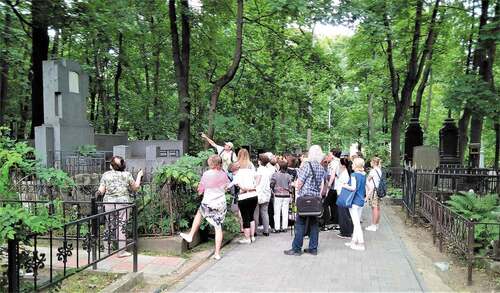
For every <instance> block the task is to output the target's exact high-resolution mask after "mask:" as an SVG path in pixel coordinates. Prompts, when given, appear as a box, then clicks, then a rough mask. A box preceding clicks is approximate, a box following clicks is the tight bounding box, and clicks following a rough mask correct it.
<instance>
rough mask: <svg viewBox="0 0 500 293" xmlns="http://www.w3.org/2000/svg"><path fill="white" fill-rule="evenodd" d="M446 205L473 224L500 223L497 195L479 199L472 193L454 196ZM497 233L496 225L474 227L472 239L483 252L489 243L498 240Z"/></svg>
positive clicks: (497, 227) (499, 207)
mask: <svg viewBox="0 0 500 293" xmlns="http://www.w3.org/2000/svg"><path fill="white" fill-rule="evenodd" d="M446 203H447V204H448V205H449V208H450V209H451V210H452V211H454V212H456V213H457V214H459V215H461V216H463V217H465V218H467V219H468V220H471V221H473V222H481V223H499V222H500V206H499V202H498V195H497V194H488V195H485V196H481V197H479V196H477V195H476V194H475V193H473V192H467V193H464V194H455V195H453V196H451V199H450V200H448V201H447V202H446ZM499 233H500V231H499V226H498V225H482V224H478V225H475V229H474V237H475V239H476V241H477V243H479V244H480V247H479V248H480V250H484V248H486V247H487V246H489V245H490V243H491V241H493V240H498V235H499Z"/></svg>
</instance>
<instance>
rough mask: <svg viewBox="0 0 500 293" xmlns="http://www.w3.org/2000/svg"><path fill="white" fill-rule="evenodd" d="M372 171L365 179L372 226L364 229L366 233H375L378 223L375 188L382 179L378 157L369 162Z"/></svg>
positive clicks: (378, 209)
mask: <svg viewBox="0 0 500 293" xmlns="http://www.w3.org/2000/svg"><path fill="white" fill-rule="evenodd" d="M370 165H371V167H372V169H371V170H370V173H368V177H367V178H366V198H367V202H368V204H369V205H370V207H371V208H372V224H371V225H370V226H368V227H366V228H365V230H367V231H373V232H375V231H377V229H378V223H379V221H380V198H379V197H378V194H377V188H378V186H379V185H380V180H381V179H382V160H381V159H380V158H378V157H373V158H372V159H371V161H370Z"/></svg>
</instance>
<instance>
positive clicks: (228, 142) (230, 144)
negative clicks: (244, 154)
mask: <svg viewBox="0 0 500 293" xmlns="http://www.w3.org/2000/svg"><path fill="white" fill-rule="evenodd" d="M224 144H225V145H228V146H229V147H231V149H232V148H234V145H233V143H232V142H230V141H226V142H225V143H224Z"/></svg>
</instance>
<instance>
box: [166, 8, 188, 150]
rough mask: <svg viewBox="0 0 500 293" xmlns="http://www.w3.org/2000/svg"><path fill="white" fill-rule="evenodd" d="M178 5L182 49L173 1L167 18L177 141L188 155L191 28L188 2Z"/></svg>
mask: <svg viewBox="0 0 500 293" xmlns="http://www.w3.org/2000/svg"><path fill="white" fill-rule="evenodd" d="M180 3H181V29H182V32H181V33H182V36H181V37H182V40H181V42H182V47H181V45H180V44H179V33H178V30H177V13H176V9H175V6H176V5H175V0H169V1H168V8H169V9H168V16H169V20H170V33H171V34H170V36H171V39H172V57H173V58H172V59H173V60H174V67H175V77H176V78H175V79H176V83H177V94H178V96H179V129H178V132H177V139H179V140H181V141H182V144H183V151H184V153H188V151H189V137H190V128H191V119H190V114H191V103H190V101H189V51H190V38H191V28H190V23H189V4H188V0H180Z"/></svg>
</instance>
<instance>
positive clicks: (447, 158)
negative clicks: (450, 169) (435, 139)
mask: <svg viewBox="0 0 500 293" xmlns="http://www.w3.org/2000/svg"><path fill="white" fill-rule="evenodd" d="M439 158H440V160H441V164H450V165H451V164H453V165H455V164H456V165H459V164H460V158H459V156H458V127H457V126H456V124H455V120H453V119H452V118H451V113H450V112H448V118H447V119H446V120H445V121H444V123H443V127H442V128H441V129H440V130H439Z"/></svg>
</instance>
